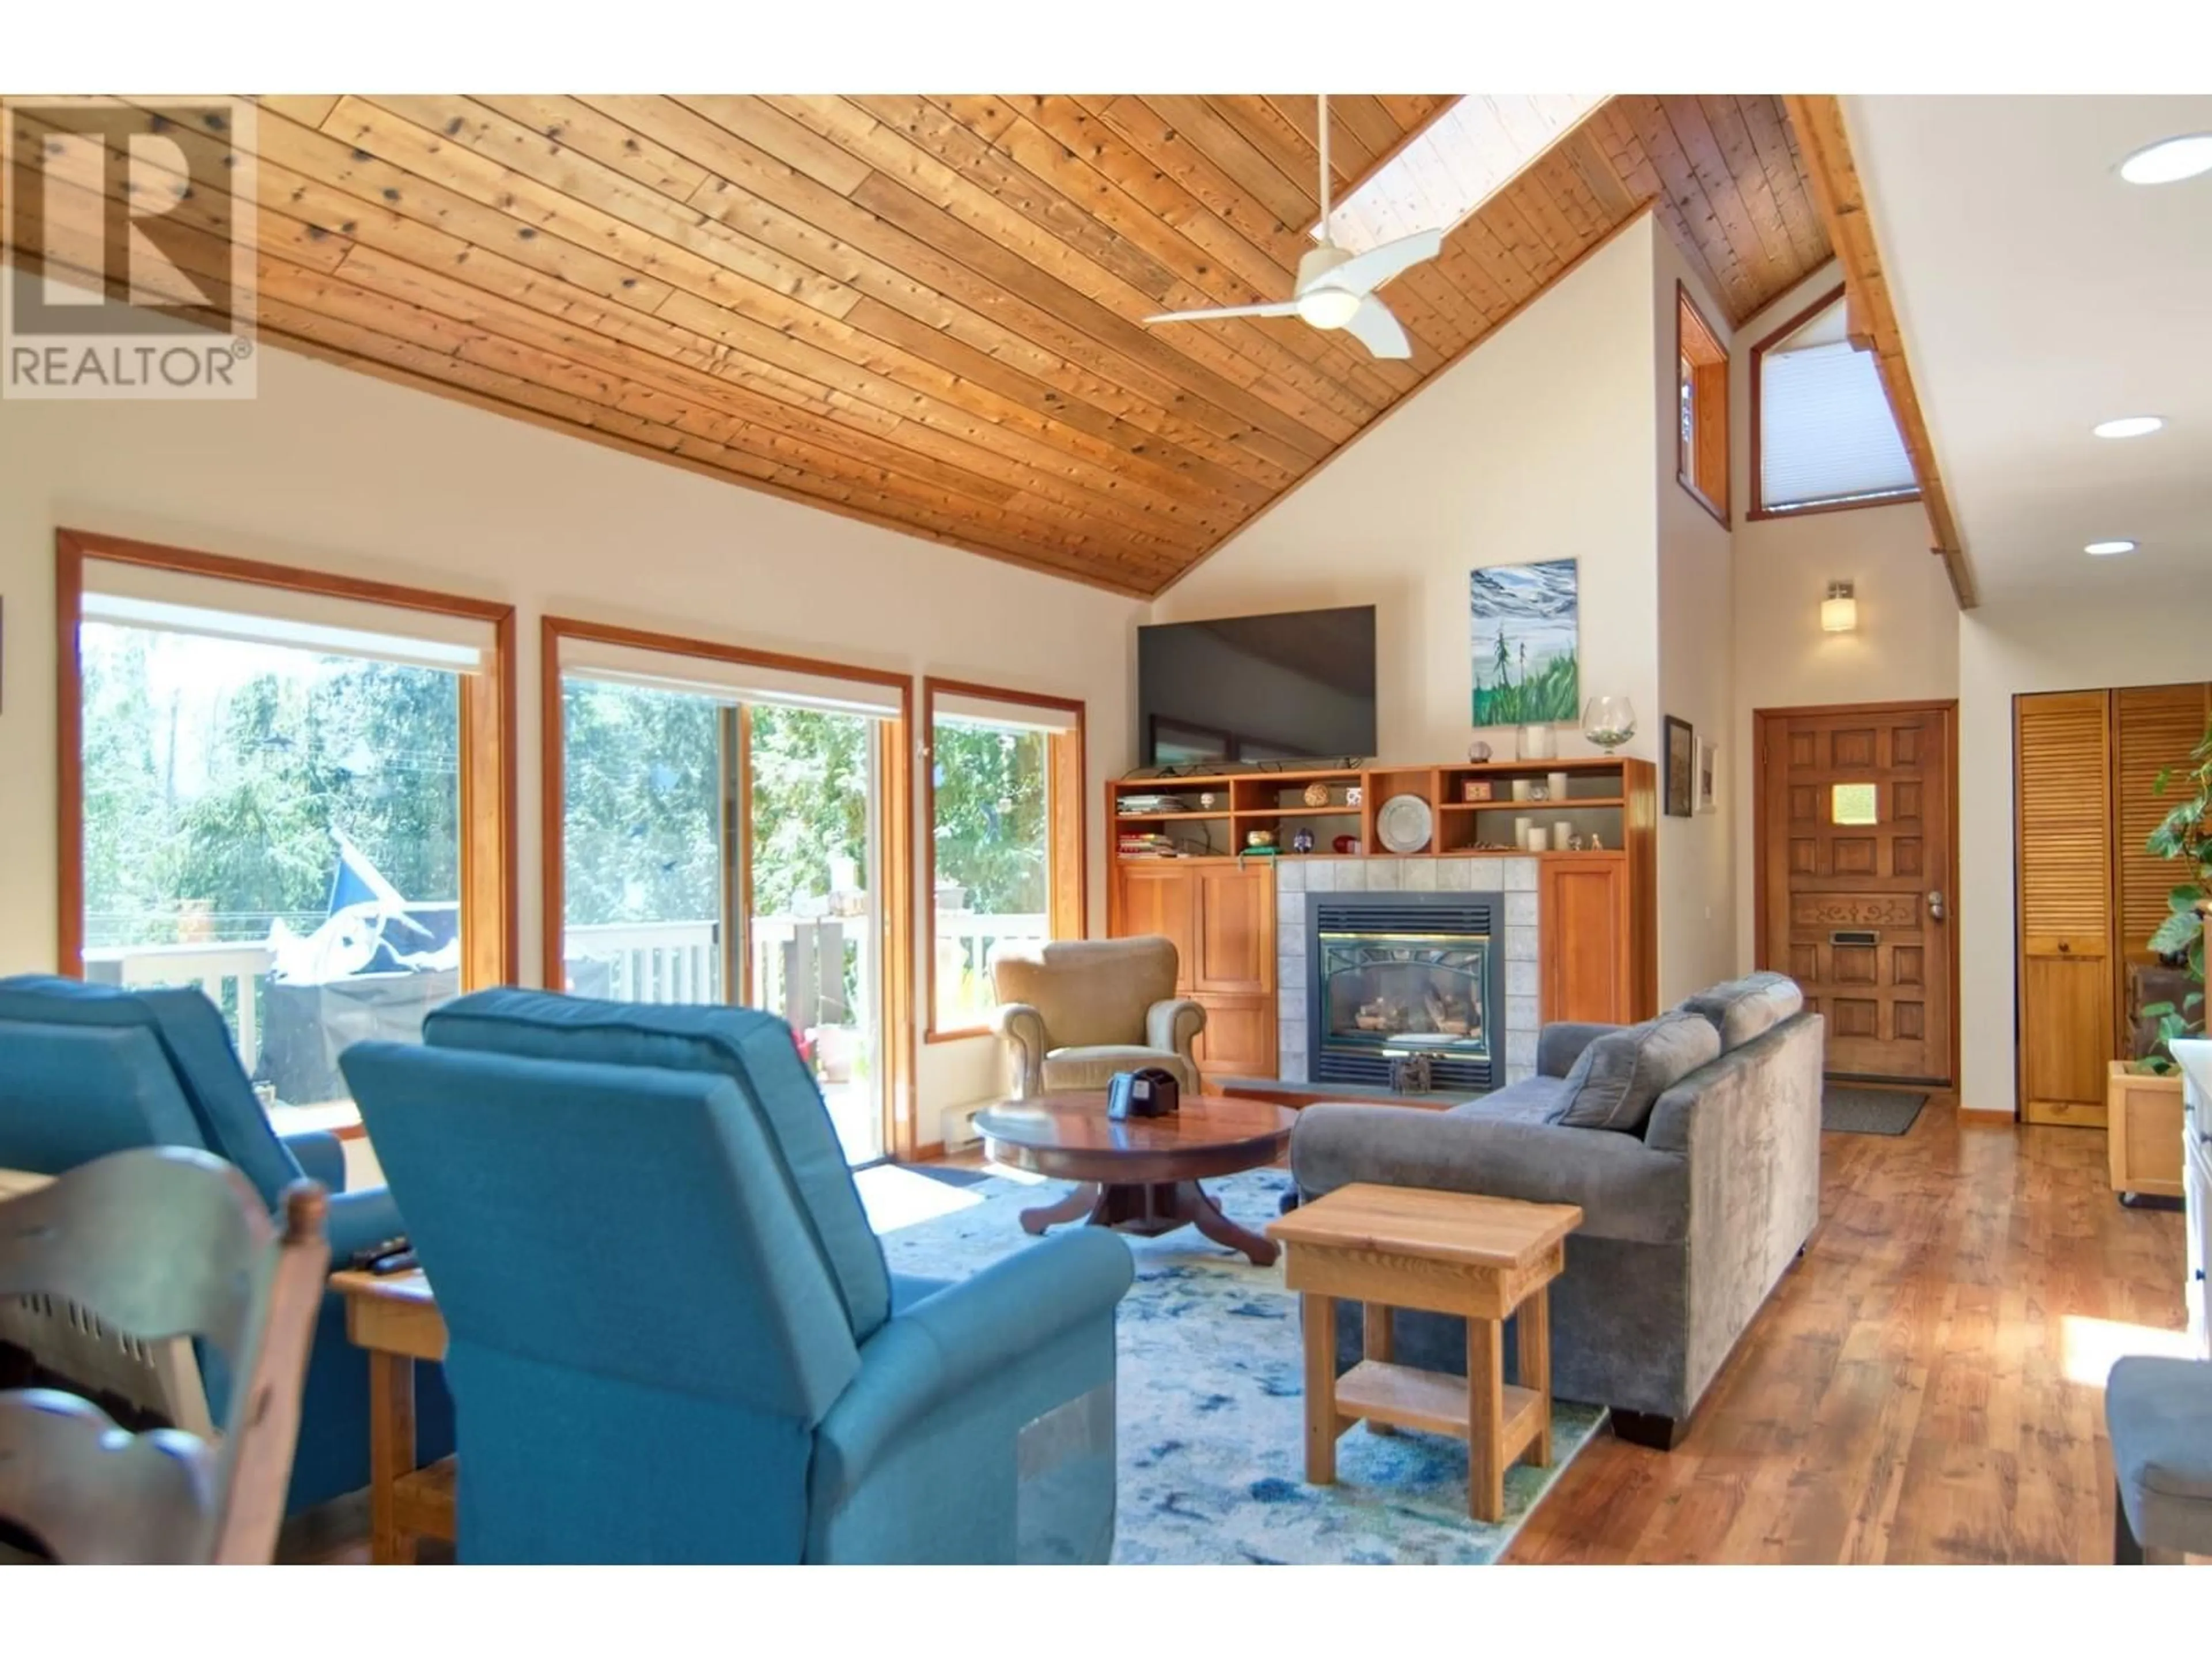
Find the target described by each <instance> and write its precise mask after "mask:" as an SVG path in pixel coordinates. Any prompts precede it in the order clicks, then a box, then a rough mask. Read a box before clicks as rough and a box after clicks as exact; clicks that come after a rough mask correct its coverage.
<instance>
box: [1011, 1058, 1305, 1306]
mask: <svg viewBox="0 0 2212 1659" xmlns="http://www.w3.org/2000/svg"><path fill="white" fill-rule="evenodd" d="M1297 1121H1298V1120H1297V1114H1296V1113H1295V1112H1291V1111H1288V1110H1285V1109H1284V1108H1282V1107H1280V1106H1275V1105H1271V1104H1269V1103H1267V1102H1266V1101H1263V1100H1231V1099H1228V1098H1226V1097H1223V1096H1220V1095H1185V1096H1184V1097H1182V1108H1181V1109H1180V1110H1177V1111H1174V1112H1170V1113H1169V1114H1168V1115H1165V1116H1164V1117H1131V1118H1121V1119H1118V1120H1117V1119H1114V1118H1109V1117H1108V1116H1107V1115H1106V1091H1104V1090H1103V1089H1085V1090H1069V1091H1064V1092H1060V1093H1054V1094H1048V1095H1044V1096H1042V1097H1039V1098H1037V1099H1035V1100H1004V1101H1000V1103H998V1104H997V1105H996V1106H993V1107H989V1108H987V1109H985V1110H983V1111H981V1112H978V1113H977V1114H976V1115H975V1130H976V1133H978V1134H980V1135H981V1136H982V1137H983V1151H984V1156H986V1157H987V1158H992V1159H994V1160H995V1161H997V1162H999V1163H1000V1164H1012V1166H1013V1167H1014V1168H1015V1169H1017V1170H1030V1171H1031V1172H1032V1173H1034V1174H1036V1175H1041V1176H1050V1177H1052V1178H1053V1179H1054V1180H1057V1181H1073V1182H1079V1183H1080V1184H1079V1185H1078V1186H1077V1188H1075V1190H1074V1191H1073V1192H1072V1193H1070V1194H1068V1195H1067V1196H1066V1197H1065V1198H1063V1199H1061V1200H1060V1202H1058V1203H1057V1204H1045V1205H1040V1206H1036V1208H1034V1209H1028V1210H1024V1211H1023V1212H1022V1227H1023V1229H1024V1231H1028V1232H1031V1233H1041V1232H1042V1231H1044V1230H1045V1229H1046V1228H1048V1227H1050V1226H1054V1225H1057V1224H1058V1223H1060V1222H1062V1221H1087V1222H1088V1223H1090V1225H1092V1226H1094V1227H1111V1228H1114V1229H1115V1231H1120V1232H1128V1233H1137V1234H1140V1235H1142V1236H1143V1237H1147V1238H1153V1237H1158V1236H1159V1235H1160V1234H1162V1233H1166V1232H1173V1231H1175V1230H1176V1228H1178V1227H1184V1226H1190V1227H1195V1228H1197V1229H1198V1230H1199V1231H1200V1232H1201V1233H1203V1234H1205V1235H1206V1237H1208V1238H1210V1239H1212V1240H1213V1242H1214V1243H1217V1244H1226V1245H1227V1246H1228V1247H1229V1248H1230V1249H1232V1250H1242V1251H1243V1253H1244V1255H1246V1256H1247V1257H1248V1258H1249V1260H1250V1261H1252V1262H1253V1264H1254V1265H1255V1266H1257V1267H1270V1266H1272V1265H1273V1262H1274V1260H1275V1256H1276V1255H1277V1251H1276V1249H1275V1247H1274V1246H1273V1244H1270V1243H1268V1242H1267V1240H1266V1239H1264V1238H1262V1237H1260V1235H1259V1234H1257V1233H1254V1232H1247V1231H1245V1230H1244V1229H1243V1228H1242V1227H1240V1226H1238V1225H1237V1224H1236V1223H1235V1222H1233V1221H1231V1219H1230V1218H1228V1217H1227V1216H1225V1215H1224V1214H1222V1213H1221V1211H1220V1208H1219V1206H1217V1205H1216V1204H1215V1203H1214V1201H1213V1200H1212V1199H1211V1198H1209V1197H1207V1196H1206V1189H1205V1188H1202V1187H1200V1185H1199V1184H1198V1183H1199V1182H1200V1181H1201V1180H1204V1179H1210V1178H1212V1177H1213V1176H1225V1175H1235V1174H1237V1172H1238V1171H1239V1170H1256V1169H1259V1168H1260V1167H1261V1166H1262V1165H1263V1164H1273V1162H1274V1161H1275V1160H1276V1159H1277V1158H1280V1157H1281V1156H1282V1155H1283V1152H1284V1150H1285V1148H1286V1147H1288V1146H1290V1144H1291V1125H1292V1124H1294V1123H1296V1122H1297Z"/></svg>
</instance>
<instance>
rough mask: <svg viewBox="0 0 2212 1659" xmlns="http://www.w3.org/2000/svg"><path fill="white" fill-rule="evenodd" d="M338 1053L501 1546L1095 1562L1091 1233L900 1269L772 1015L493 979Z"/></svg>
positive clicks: (556, 1556)
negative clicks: (390, 1195)
mask: <svg viewBox="0 0 2212 1659" xmlns="http://www.w3.org/2000/svg"><path fill="white" fill-rule="evenodd" d="M424 1036H425V1039H426V1042H427V1045H428V1046H426V1047H424V1048H408V1047H403V1046H400V1045H398V1044H392V1043H362V1044H359V1045H356V1047H354V1048H350V1049H349V1050H347V1052H346V1054H345V1055H344V1056H343V1062H342V1063H343V1066H344V1068H345V1073H346V1079H347V1081H348V1082H349V1084H351V1085H352V1087H353V1091H354V1095H355V1097H356V1099H357V1100H358V1101H359V1102H360V1103H361V1107H362V1115H363V1116H364V1118H365V1120H366V1121H367V1122H368V1129H369V1135H370V1138H371V1139H373V1140H374V1142H375V1145H376V1149H377V1155H378V1157H379V1158H380V1159H381V1160H382V1162H383V1164H384V1167H385V1170H386V1173H387V1175H388V1176H390V1178H391V1180H392V1186H393V1188H394V1189H395V1190H396V1191H397V1192H398V1194H400V1196H401V1198H402V1200H404V1203H405V1204H406V1206H407V1214H408V1218H409V1221H410V1224H411V1226H412V1237H413V1238H414V1240H415V1243H416V1249H418V1250H419V1252H420V1253H421V1255H422V1265H423V1267H424V1268H425V1269H426V1270H427V1271H428V1274H429V1276H430V1281H431V1283H432V1285H434V1286H435V1289H436V1291H437V1293H438V1301H439V1306H440V1308H441V1311H442V1312H443V1313H444V1316H445V1319H446V1327H447V1333H448V1346H447V1357H446V1367H447V1376H448V1378H449V1379H450V1381H451V1383H452V1387H453V1397H454V1401H455V1404H456V1407H457V1410H458V1413H459V1426H460V1443H461V1463H460V1490H459V1503H460V1512H459V1523H460V1538H459V1550H460V1554H461V1557H462V1559H465V1560H468V1561H477V1562H484V1561H492V1562H539V1563H544V1562H562V1563H565V1562H583V1561H703V1562H799V1561H807V1562H1004V1561H1016V1560H1038V1561H1068V1562H1081V1561H1101V1560H1103V1559H1105V1558H1106V1556H1107V1554H1108V1553H1109V1549H1110V1548H1111V1546H1112V1543H1113V1536H1114V1479H1115V1470H1114V1310H1115V1304H1118V1303H1119V1302H1120V1300H1121V1296H1122V1293H1123V1292H1124V1291H1126V1290H1127V1288H1128V1285H1129V1280H1130V1276H1131V1263H1130V1258H1129V1253H1128V1249H1127V1246H1125V1245H1124V1244H1123V1243H1121V1240H1120V1239H1118V1238H1116V1237H1113V1236H1112V1235H1110V1234H1108V1233H1104V1232H1101V1231H1085V1232H1079V1233H1075V1234H1072V1235H1070V1236H1067V1237H1060V1238H1054V1239H1051V1240H1048V1241H1045V1242H1043V1243H1036V1244H1030V1245H1028V1246H1025V1247H1024V1249H1022V1250H1021V1251H1020V1252H1019V1253H1018V1254H1016V1255H1012V1256H1010V1257H1008V1258H1007V1259H1006V1260H1005V1261H1000V1262H998V1263H996V1264H995V1265H994V1266H992V1267H987V1268H986V1269H985V1270H983V1271H982V1272H981V1273H976V1274H975V1275H974V1276H973V1277H972V1278H970V1279H966V1280H964V1281H962V1282H960V1283H957V1284H938V1283H935V1282H933V1281H927V1280H919V1279H896V1278H894V1277H893V1276H892V1275H891V1274H890V1273H889V1272H888V1271H887V1270H886V1267H885V1264H884V1255H883V1251H882V1249H881V1247H880V1246H879V1245H878V1243H877V1241H876V1237H875V1235H874V1233H873V1231H872V1230H871V1229H870V1227H869V1225H868V1219H867V1216H866V1212H864V1211H863V1209H862V1208H861V1206H860V1193H859V1189H858V1188H856V1187H855V1186H854V1182H853V1177H852V1175H851V1172H850V1171H849V1170H848V1169H847V1168H846V1165H845V1160H844V1155H843V1152H842V1150H841V1149H840V1147H839V1146H838V1144H837V1138H836V1133H835V1132H834V1131H833V1130H832V1128H831V1127H830V1123H829V1115H828V1113H827V1112H826V1111H825V1110H824V1109H823V1104H822V1099H821V1096H820V1094H819V1093H818V1092H817V1090H816V1088H815V1086H814V1080H813V1079H812V1078H811V1076H809V1075H808V1073H807V1071H806V1068H805V1066H804V1065H802V1064H801V1063H800V1061H799V1056H798V1054H797V1052H796V1050H795V1049H794V1048H793V1044H792V1041H791V1033H790V1031H789V1030H788V1029H787V1027H786V1026H785V1025H784V1024H782V1023H781V1021H779V1020H776V1019H774V1018H770V1017H769V1016H768V1015H765V1014H760V1013H756V1012H751V1011H750V1010H744V1009H732V1008H677V1007H637V1006H628V1005H622V1004H614V1003H602V1002H588V1001H583V1000H577V999H574V998H568V997H562V996H554V995H550V994H544V993H538V992H526V991H486V992H481V993H478V994H476V995H473V996H467V997H463V998H461V999H460V1000H459V1001H457V1002H453V1003H451V1004H448V1005H447V1006H446V1007H445V1008H443V1009H441V1010H440V1011H439V1012H436V1013H435V1014H433V1015H432V1016H431V1017H430V1018H429V1020H428V1022H427V1024H426V1025H425V1027H424Z"/></svg>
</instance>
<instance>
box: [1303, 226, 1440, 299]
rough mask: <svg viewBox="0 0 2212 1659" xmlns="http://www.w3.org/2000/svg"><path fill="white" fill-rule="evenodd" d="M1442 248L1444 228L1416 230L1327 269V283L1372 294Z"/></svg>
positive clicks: (1356, 291) (1435, 254)
mask: <svg viewBox="0 0 2212 1659" xmlns="http://www.w3.org/2000/svg"><path fill="white" fill-rule="evenodd" d="M1443 250H1444V234H1443V232H1442V231H1440V230H1421V231H1416V232H1414V233H1413V234H1412V235H1411V236H1401V237H1400V238H1398V240H1396V241H1395V242H1385V243H1383V246H1380V247H1371V248H1369V249H1368V250H1367V252H1364V253H1355V254H1353V255H1352V258H1349V259H1346V261H1345V262H1344V263H1343V264H1340V265H1339V266H1338V267H1337V268H1336V269H1335V270H1332V271H1330V272H1329V273H1328V284H1329V286H1330V287H1331V288H1348V289H1351V290H1352V292H1353V293H1354V294H1372V293H1373V292H1374V291H1375V290H1376V289H1378V288H1380V287H1382V286H1383V283H1387V282H1389V280H1390V279H1391V278H1392V277H1393V276H1396V275H1397V274H1398V273H1399V272H1400V271H1401V270H1407V269H1408V268H1409V267H1411V266H1413V265H1417V264H1420V263H1421V262H1422V261H1423V260H1424V259H1433V258H1436V257H1437V255H1438V254H1439V253H1441V252H1443Z"/></svg>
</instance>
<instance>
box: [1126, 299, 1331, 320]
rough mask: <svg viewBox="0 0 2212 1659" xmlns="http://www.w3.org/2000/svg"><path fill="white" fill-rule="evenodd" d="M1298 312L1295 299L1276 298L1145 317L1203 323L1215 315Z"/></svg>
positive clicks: (1273, 314) (1284, 314)
mask: <svg viewBox="0 0 2212 1659" xmlns="http://www.w3.org/2000/svg"><path fill="white" fill-rule="evenodd" d="M1297 314H1298V307H1297V301H1295V300H1278V301H1275V302H1274V303H1273V304H1272V305H1264V306H1222V307H1218V309H1215V310H1212V311H1163V312H1162V313H1160V314H1159V315H1158V316H1157V317H1147V318H1146V319H1145V320H1146V322H1148V323H1204V322H1211V321H1212V319H1214V318H1216V317H1295V316H1297Z"/></svg>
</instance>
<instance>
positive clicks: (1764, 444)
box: [1751, 288, 1920, 519]
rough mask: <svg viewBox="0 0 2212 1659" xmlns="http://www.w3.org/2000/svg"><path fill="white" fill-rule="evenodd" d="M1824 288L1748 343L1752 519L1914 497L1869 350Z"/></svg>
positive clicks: (1839, 294) (1840, 302) (1834, 293)
mask: <svg viewBox="0 0 2212 1659" xmlns="http://www.w3.org/2000/svg"><path fill="white" fill-rule="evenodd" d="M1919 499H1920V485H1919V482H1918V480H1917V478H1916V477H1914V476H1913V471H1912V458H1911V455H1909V454H1908V453H1906V451H1905V440H1904V439H1903V437H1901V436H1900V435H1899V432H1898V429H1897V421H1896V418H1895V416H1893V415H1892V414H1891V413H1890V408H1889V394H1888V393H1887V392H1886V391H1884V390H1883V388H1882V384H1881V369H1880V368H1879V366H1878V365H1877V364H1876V363H1875V355H1874V353H1873V352H1871V351H1866V350H1862V349H1859V348H1858V347H1857V346H1856V345H1855V344H1854V343H1852V341H1851V340H1850V337H1849V336H1848V333H1847V313H1846V307H1845V304H1844V290H1843V289H1840V288H1838V289H1831V290H1830V291H1829V292H1828V293H1826V294H1825V295H1822V296H1821V297H1820V299H1818V300H1816V301H1814V302H1813V304H1812V305H1811V306H1810V307H1808V308H1807V309H1805V310H1804V311H1802V312H1800V313H1797V315H1796V316H1795V317H1792V318H1791V319H1790V320H1789V321H1787V322H1785V323H1784V324H1783V325H1782V326H1781V327H1780V328H1778V329H1777V330H1775V331H1774V332H1773V333H1771V334H1770V335H1768V336H1767V337H1765V339H1763V340H1761V341H1760V342H1759V343H1758V344H1757V345H1755V346H1753V348H1752V349H1751V516H1752V517H1753V518H1754V519H1776V518H1788V517H1790V516H1792V515H1794V514H1796V513H1831V512H1834V511H1837V510H1838V509H1839V508H1844V507H1885V506H1887V505H1889V504H1890V503H1892V502H1894V501H1917V500H1919Z"/></svg>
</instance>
